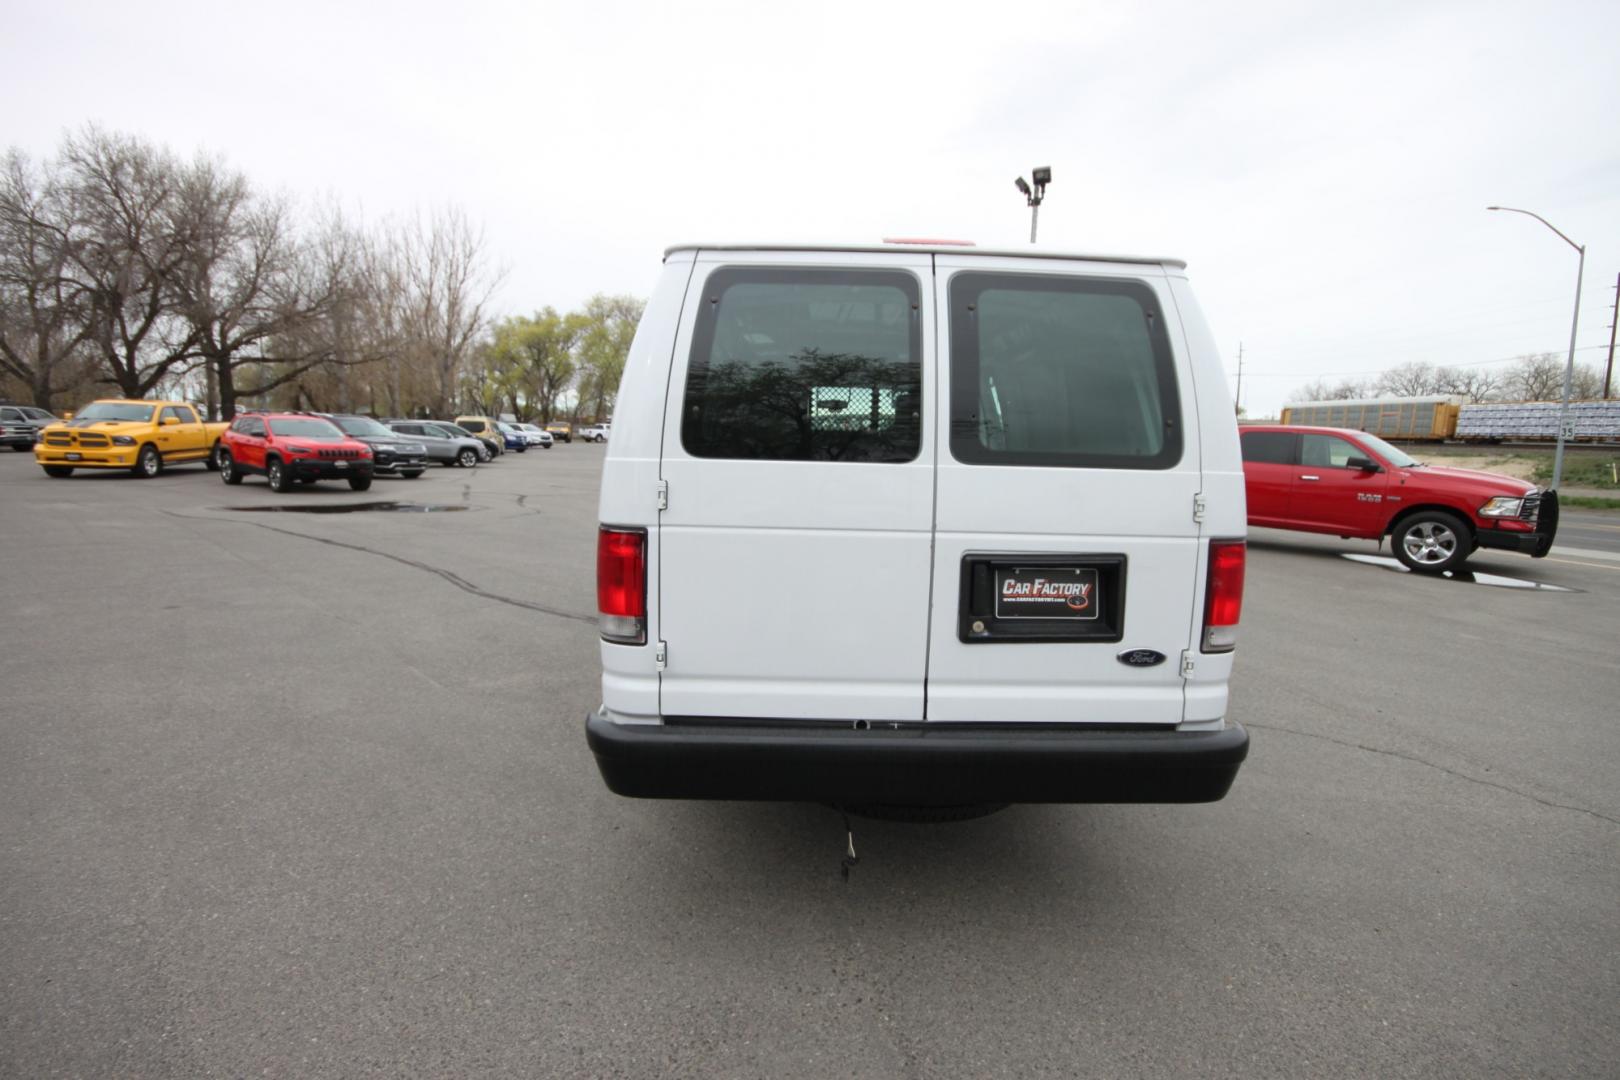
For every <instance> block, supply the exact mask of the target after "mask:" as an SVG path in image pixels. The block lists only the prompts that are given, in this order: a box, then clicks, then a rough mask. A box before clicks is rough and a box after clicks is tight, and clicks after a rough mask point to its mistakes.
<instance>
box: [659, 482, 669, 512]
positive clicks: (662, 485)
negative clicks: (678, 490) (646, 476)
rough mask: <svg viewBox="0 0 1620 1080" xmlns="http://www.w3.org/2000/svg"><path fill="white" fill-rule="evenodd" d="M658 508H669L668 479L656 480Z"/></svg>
mask: <svg viewBox="0 0 1620 1080" xmlns="http://www.w3.org/2000/svg"><path fill="white" fill-rule="evenodd" d="M658 509H660V510H668V509H669V481H668V480H660V481H658Z"/></svg>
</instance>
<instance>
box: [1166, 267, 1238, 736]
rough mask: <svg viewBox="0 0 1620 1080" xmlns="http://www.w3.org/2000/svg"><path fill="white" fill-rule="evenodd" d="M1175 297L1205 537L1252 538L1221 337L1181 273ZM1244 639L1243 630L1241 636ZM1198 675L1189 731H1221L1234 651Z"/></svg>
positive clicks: (1197, 669)
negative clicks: (1193, 399) (1189, 383)
mask: <svg viewBox="0 0 1620 1080" xmlns="http://www.w3.org/2000/svg"><path fill="white" fill-rule="evenodd" d="M1168 280H1169V286H1170V292H1171V295H1172V296H1173V297H1174V298H1175V308H1176V313H1177V316H1178V317H1179V319H1180V322H1181V327H1182V334H1183V336H1184V337H1185V339H1186V342H1187V352H1188V355H1189V356H1190V358H1191V361H1192V363H1191V369H1192V373H1193V379H1194V383H1195V387H1196V389H1197V394H1198V410H1199V415H1200V416H1201V417H1202V418H1203V422H1202V425H1201V426H1202V429H1203V438H1202V439H1201V440H1200V442H1201V443H1202V446H1203V463H1204V468H1203V471H1204V532H1205V535H1206V536H1208V537H1210V538H1212V539H1237V538H1239V537H1244V536H1247V535H1248V507H1247V506H1246V504H1245V498H1244V489H1243V451H1242V449H1241V448H1240V446H1239V442H1238V431H1237V425H1235V424H1233V423H1231V422H1229V418H1230V417H1232V416H1233V415H1234V412H1235V410H1234V408H1233V403H1232V395H1231V392H1230V391H1229V390H1228V388H1227V381H1226V370H1225V368H1224V367H1223V366H1222V365H1221V356H1220V350H1219V349H1218V348H1217V347H1216V345H1215V336H1214V334H1212V333H1211V332H1210V329H1209V324H1208V323H1207V322H1206V321H1205V319H1204V313H1203V310H1202V309H1201V308H1200V307H1199V306H1198V301H1197V299H1195V298H1194V296H1193V293H1192V289H1191V287H1190V286H1189V285H1188V284H1187V279H1186V277H1185V276H1184V275H1182V274H1180V273H1172V274H1171V275H1170V277H1169V279H1168ZM1208 563H1209V545H1208V544H1205V545H1203V548H1202V550H1201V551H1200V553H1199V564H1198V577H1197V581H1198V594H1197V598H1196V601H1195V604H1194V611H1195V613H1196V614H1197V616H1198V618H1199V619H1200V620H1201V619H1202V613H1203V610H1204V586H1205V583H1206V581H1207V579H1208ZM1239 633H1240V635H1241V631H1240V632H1239ZM1192 655H1193V658H1194V663H1193V670H1192V674H1191V675H1190V676H1189V677H1188V679H1187V707H1186V712H1185V714H1184V716H1183V718H1182V723H1183V726H1185V727H1189V728H1210V727H1219V726H1221V724H1222V722H1223V721H1224V719H1225V717H1226V709H1227V686H1228V683H1229V682H1230V680H1231V678H1232V658H1233V656H1234V654H1233V653H1231V652H1223V653H1203V652H1198V651H1196V649H1195V651H1194V652H1193V654H1192Z"/></svg>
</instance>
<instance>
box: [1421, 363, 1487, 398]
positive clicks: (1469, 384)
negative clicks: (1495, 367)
mask: <svg viewBox="0 0 1620 1080" xmlns="http://www.w3.org/2000/svg"><path fill="white" fill-rule="evenodd" d="M1434 389H1435V393H1437V394H1449V395H1453V396H1456V397H1460V398H1462V399H1463V400H1464V401H1466V402H1468V403H1470V404H1478V403H1479V402H1481V401H1494V400H1496V398H1497V397H1498V396H1499V394H1500V393H1501V389H1502V378H1501V376H1500V375H1497V374H1495V373H1493V372H1489V371H1481V370H1480V369H1478V368H1453V367H1440V368H1435V370H1434Z"/></svg>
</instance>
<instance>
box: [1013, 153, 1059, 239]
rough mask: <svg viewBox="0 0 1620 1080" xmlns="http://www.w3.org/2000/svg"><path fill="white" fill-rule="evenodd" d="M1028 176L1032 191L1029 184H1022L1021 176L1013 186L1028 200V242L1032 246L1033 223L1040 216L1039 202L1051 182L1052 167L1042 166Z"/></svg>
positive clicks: (1033, 237) (1044, 196)
mask: <svg viewBox="0 0 1620 1080" xmlns="http://www.w3.org/2000/svg"><path fill="white" fill-rule="evenodd" d="M1029 175H1030V176H1031V177H1033V178H1034V180H1035V187H1034V189H1033V190H1031V189H1030V186H1029V184H1027V183H1025V182H1024V178H1023V177H1022V176H1020V177H1019V178H1018V179H1016V180H1014V181H1013V186H1014V187H1016V188H1017V189H1018V190H1019V191H1021V192H1023V193H1024V198H1025V199H1028V200H1029V242H1030V243H1032V244H1033V243H1034V242H1035V223H1036V221H1037V220H1038V219H1039V218H1040V216H1041V200H1042V199H1044V198H1046V185H1047V184H1050V183H1051V182H1052V167H1051V166H1050V165H1042V166H1041V167H1040V168H1038V169H1036V170H1035V171H1034V172H1032V173H1030V174H1029Z"/></svg>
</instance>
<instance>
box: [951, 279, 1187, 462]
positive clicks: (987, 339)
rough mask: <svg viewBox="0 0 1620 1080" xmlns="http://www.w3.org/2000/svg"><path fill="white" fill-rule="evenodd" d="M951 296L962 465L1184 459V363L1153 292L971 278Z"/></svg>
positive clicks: (1102, 284) (1136, 287)
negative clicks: (1179, 381)
mask: <svg viewBox="0 0 1620 1080" xmlns="http://www.w3.org/2000/svg"><path fill="white" fill-rule="evenodd" d="M950 289H951V296H950V307H951V365H952V369H951V453H952V455H953V456H954V457H955V458H956V459H957V460H958V461H961V462H965V463H968V464H977V465H1048V466H1070V467H1082V468H1083V467H1091V468H1113V469H1165V468H1169V467H1171V466H1173V465H1175V464H1176V463H1177V462H1178V461H1180V460H1181V446H1182V437H1181V429H1180V427H1178V426H1177V424H1176V417H1177V416H1178V415H1179V407H1178V404H1177V399H1176V376H1175V365H1174V361H1173V359H1172V356H1171V352H1170V343H1169V340H1168V338H1167V336H1166V333H1165V325H1164V313H1163V312H1162V311H1161V310H1160V307H1159V302H1158V299H1157V297H1156V296H1155V295H1154V293H1153V291H1152V290H1151V289H1150V288H1148V287H1147V286H1146V285H1144V284H1143V283H1141V282H1138V281H1125V280H1115V279H1108V278H1089V277H1088V278H1077V277H1059V276H1055V275H1054V276H1045V275H1038V274H988V273H964V274H958V275H957V276H956V277H955V278H953V279H952V281H951V286H950Z"/></svg>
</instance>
